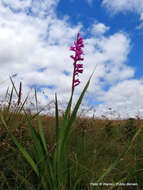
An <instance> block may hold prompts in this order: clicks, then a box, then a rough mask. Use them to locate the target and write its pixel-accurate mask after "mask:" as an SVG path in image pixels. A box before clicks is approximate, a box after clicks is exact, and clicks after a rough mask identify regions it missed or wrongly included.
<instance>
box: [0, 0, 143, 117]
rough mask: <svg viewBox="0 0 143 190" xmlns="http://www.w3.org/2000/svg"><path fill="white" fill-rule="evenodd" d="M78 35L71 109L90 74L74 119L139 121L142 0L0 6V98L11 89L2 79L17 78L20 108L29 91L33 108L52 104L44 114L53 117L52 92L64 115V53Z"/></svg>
mask: <svg viewBox="0 0 143 190" xmlns="http://www.w3.org/2000/svg"><path fill="white" fill-rule="evenodd" d="M139 5H140V6H139ZM78 32H80V34H81V36H82V37H83V39H84V44H85V47H84V62H83V65H84V72H83V74H82V75H80V81H81V83H80V85H79V86H77V87H76V89H75V94H74V100H73V105H74V104H75V102H76V101H77V99H78V97H79V95H80V93H81V91H82V89H83V87H84V85H85V84H86V81H87V80H88V78H89V76H90V74H91V73H92V71H93V70H94V68H95V67H96V71H95V74H94V76H93V77H92V80H91V83H90V86H89V88H88V91H87V93H86V95H85V97H84V100H83V103H82V106H81V108H80V111H79V113H82V114H86V115H89V116H92V115H93V113H95V116H96V117H100V116H101V115H105V116H106V117H109V118H117V117H120V118H126V117H135V116H136V115H137V114H139V115H140V117H141V116H142V115H143V101H142V97H143V74H142V67H143V66H142V65H143V64H142V57H143V54H142V39H143V0H136V1H132V0H112V1H111V0H69V1H66V0H54V1H53V0H47V1H46V0H40V1H37V0H2V1H1V2H0V44H1V47H0V66H1V68H2V69H1V71H0V73H1V75H0V81H2V82H3V81H4V82H3V83H2V84H1V83H0V87H1V92H0V93H1V97H4V95H5V93H6V89H7V87H8V86H9V87H11V83H10V81H9V80H8V79H7V78H8V77H9V76H11V75H13V74H15V73H17V76H15V77H13V80H14V82H15V85H16V87H17V88H18V86H19V83H20V81H22V85H23V91H22V94H23V97H22V98H23V100H24V98H25V97H26V96H27V94H29V102H31V101H32V102H33V101H34V98H33V94H34V91H32V89H33V88H34V87H36V88H37V91H38V100H39V104H40V106H41V107H42V106H45V105H47V104H49V105H50V103H51V107H45V112H44V113H49V112H53V111H54V102H53V101H54V94H55V92H57V94H58V100H59V105H60V109H61V110H62V109H64V108H65V105H66V103H67V102H68V100H69V97H70V93H71V83H72V71H73V66H72V59H71V58H70V55H71V54H72V52H70V51H69V47H70V46H71V45H73V41H74V40H75V38H76V34H77V33H78ZM15 98H16V97H15ZM15 100H16V99H15ZM30 105H31V104H29V103H27V106H30ZM91 108H92V109H91ZM109 108H112V109H109ZM32 109H34V108H32ZM83 110H85V112H84V111H83Z"/></svg>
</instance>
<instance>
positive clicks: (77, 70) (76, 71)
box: [70, 33, 84, 95]
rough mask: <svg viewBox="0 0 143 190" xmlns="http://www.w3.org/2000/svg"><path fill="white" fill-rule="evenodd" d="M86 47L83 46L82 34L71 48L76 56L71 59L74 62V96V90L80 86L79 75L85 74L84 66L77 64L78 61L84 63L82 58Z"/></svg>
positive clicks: (78, 35)
mask: <svg viewBox="0 0 143 190" xmlns="http://www.w3.org/2000/svg"><path fill="white" fill-rule="evenodd" d="M83 47H84V44H83V38H82V37H80V33H78V34H77V40H76V41H75V42H74V46H71V47H70V50H71V51H74V52H75V55H71V56H70V57H71V58H72V59H73V60H74V63H73V66H74V71H73V79H72V95H73V92H74V88H75V87H76V86H77V85H79V84H80V81H79V78H76V77H78V76H79V73H83V64H79V63H77V62H78V61H83V60H84V58H83V57H81V55H83V50H82V48H83Z"/></svg>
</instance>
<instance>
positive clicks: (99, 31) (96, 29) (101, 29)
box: [91, 23, 109, 35]
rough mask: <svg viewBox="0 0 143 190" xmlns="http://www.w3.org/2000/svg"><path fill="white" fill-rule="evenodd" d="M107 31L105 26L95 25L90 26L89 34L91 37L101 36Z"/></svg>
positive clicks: (107, 28) (101, 24)
mask: <svg viewBox="0 0 143 190" xmlns="http://www.w3.org/2000/svg"><path fill="white" fill-rule="evenodd" d="M108 30H109V27H107V26H105V25H104V24H103V23H95V24H93V25H92V28H91V33H92V34H93V35H103V34H104V33H105V32H106V31H108Z"/></svg>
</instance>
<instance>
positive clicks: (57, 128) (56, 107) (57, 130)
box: [55, 94, 59, 142]
mask: <svg viewBox="0 0 143 190" xmlns="http://www.w3.org/2000/svg"><path fill="white" fill-rule="evenodd" d="M55 109H56V110H55V112H56V142H58V134H59V113H58V101H57V94H55Z"/></svg>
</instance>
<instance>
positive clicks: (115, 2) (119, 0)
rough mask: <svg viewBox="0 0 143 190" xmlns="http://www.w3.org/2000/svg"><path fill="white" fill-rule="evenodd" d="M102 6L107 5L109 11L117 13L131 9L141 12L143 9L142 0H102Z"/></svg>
mask: <svg viewBox="0 0 143 190" xmlns="http://www.w3.org/2000/svg"><path fill="white" fill-rule="evenodd" d="M102 4H103V6H105V7H107V8H108V9H109V10H110V11H111V10H112V12H114V13H117V12H124V11H131V12H137V13H139V14H140V13H142V11H143V1H142V0H136V1H133V0H112V1H110V0H103V2H102Z"/></svg>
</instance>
